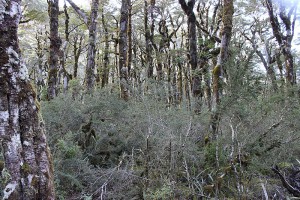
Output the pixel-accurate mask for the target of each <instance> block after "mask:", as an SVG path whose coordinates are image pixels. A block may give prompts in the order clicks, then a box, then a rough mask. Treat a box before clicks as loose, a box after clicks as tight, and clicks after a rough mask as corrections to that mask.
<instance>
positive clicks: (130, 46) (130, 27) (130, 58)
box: [127, 2, 132, 79]
mask: <svg viewBox="0 0 300 200" xmlns="http://www.w3.org/2000/svg"><path fill="white" fill-rule="evenodd" d="M127 37H128V54H127V67H128V75H129V79H130V78H131V63H132V5H131V2H129V5H128V30H127Z"/></svg>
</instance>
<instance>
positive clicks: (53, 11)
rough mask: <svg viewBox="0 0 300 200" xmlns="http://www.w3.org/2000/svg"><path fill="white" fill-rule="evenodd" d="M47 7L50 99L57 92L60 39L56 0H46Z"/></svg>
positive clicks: (48, 93)
mask: <svg viewBox="0 0 300 200" xmlns="http://www.w3.org/2000/svg"><path fill="white" fill-rule="evenodd" d="M48 9H49V10H48V11H49V17H50V57H49V72H48V91H47V99H48V100H51V99H53V98H54V97H56V96H57V92H58V91H57V87H58V70H59V51H60V46H61V39H60V37H59V36H58V14H59V7H58V0H53V1H52V0H51V1H50V0H48Z"/></svg>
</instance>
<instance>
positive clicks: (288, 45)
mask: <svg viewBox="0 0 300 200" xmlns="http://www.w3.org/2000/svg"><path fill="white" fill-rule="evenodd" d="M297 3H298V2H297V1H295V2H294V5H293V7H292V8H291V9H290V10H289V12H288V15H287V14H286V11H285V10H286V9H285V6H284V5H283V4H282V3H280V5H279V7H280V13H279V16H280V18H281V20H282V22H283V24H284V27H285V31H281V27H280V24H279V21H278V18H277V16H276V15H275V14H274V10H273V3H272V0H266V6H267V9H268V13H269V18H270V22H271V26H272V30H273V35H274V36H275V38H276V40H277V42H278V44H279V46H280V49H281V52H282V54H283V56H284V59H285V68H286V82H287V83H288V84H289V85H295V84H296V73H295V71H294V59H293V55H292V40H293V36H294V27H295V20H296V10H297V9H296V8H297ZM293 13H294V15H295V16H294V19H293V21H291V15H292V14H293ZM283 32H285V35H284V34H283Z"/></svg>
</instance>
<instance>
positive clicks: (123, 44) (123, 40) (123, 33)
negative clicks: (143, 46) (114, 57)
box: [119, 0, 130, 101]
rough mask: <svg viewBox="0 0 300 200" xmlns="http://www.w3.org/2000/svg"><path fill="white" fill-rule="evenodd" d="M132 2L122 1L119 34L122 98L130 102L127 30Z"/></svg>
mask: <svg viewBox="0 0 300 200" xmlns="http://www.w3.org/2000/svg"><path fill="white" fill-rule="evenodd" d="M129 5H130V0H122V7H121V19H120V33H119V73H120V87H121V98H122V99H124V100H126V101H127V100H128V98H129V89H128V66H127V65H126V64H127V51H128V44H127V41H128V40H127V31H128V30H127V29H128V16H129V14H128V8H129Z"/></svg>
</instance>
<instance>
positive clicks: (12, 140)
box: [0, 0, 55, 200]
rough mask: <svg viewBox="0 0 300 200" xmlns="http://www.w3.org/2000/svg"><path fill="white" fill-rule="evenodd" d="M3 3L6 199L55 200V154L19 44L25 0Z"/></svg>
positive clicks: (0, 42)
mask: <svg viewBox="0 0 300 200" xmlns="http://www.w3.org/2000/svg"><path fill="white" fill-rule="evenodd" d="M0 4H1V5H0V7H1V8H2V9H1V10H0V35H1V37H0V85H1V87H0V119H1V120H0V137H1V142H2V149H3V154H4V160H5V168H6V169H7V170H8V173H9V174H10V178H9V179H8V180H7V182H6V183H5V188H4V190H3V195H4V196H3V199H11V200H18V199H49V200H52V199H53V200H54V199H55V195H54V182H53V166H52V158H51V154H50V152H49V148H48V146H47V143H46V136H45V129H44V126H43V122H42V120H41V118H40V115H39V107H38V105H37V100H36V94H35V92H34V89H33V88H32V86H31V84H30V80H29V76H28V71H27V68H26V66H25V65H24V64H23V62H22V59H21V53H20V49H19V45H18V35H17V31H18V25H19V21H20V18H21V1H20V0H10V1H7V0H2V1H1V3H0Z"/></svg>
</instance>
